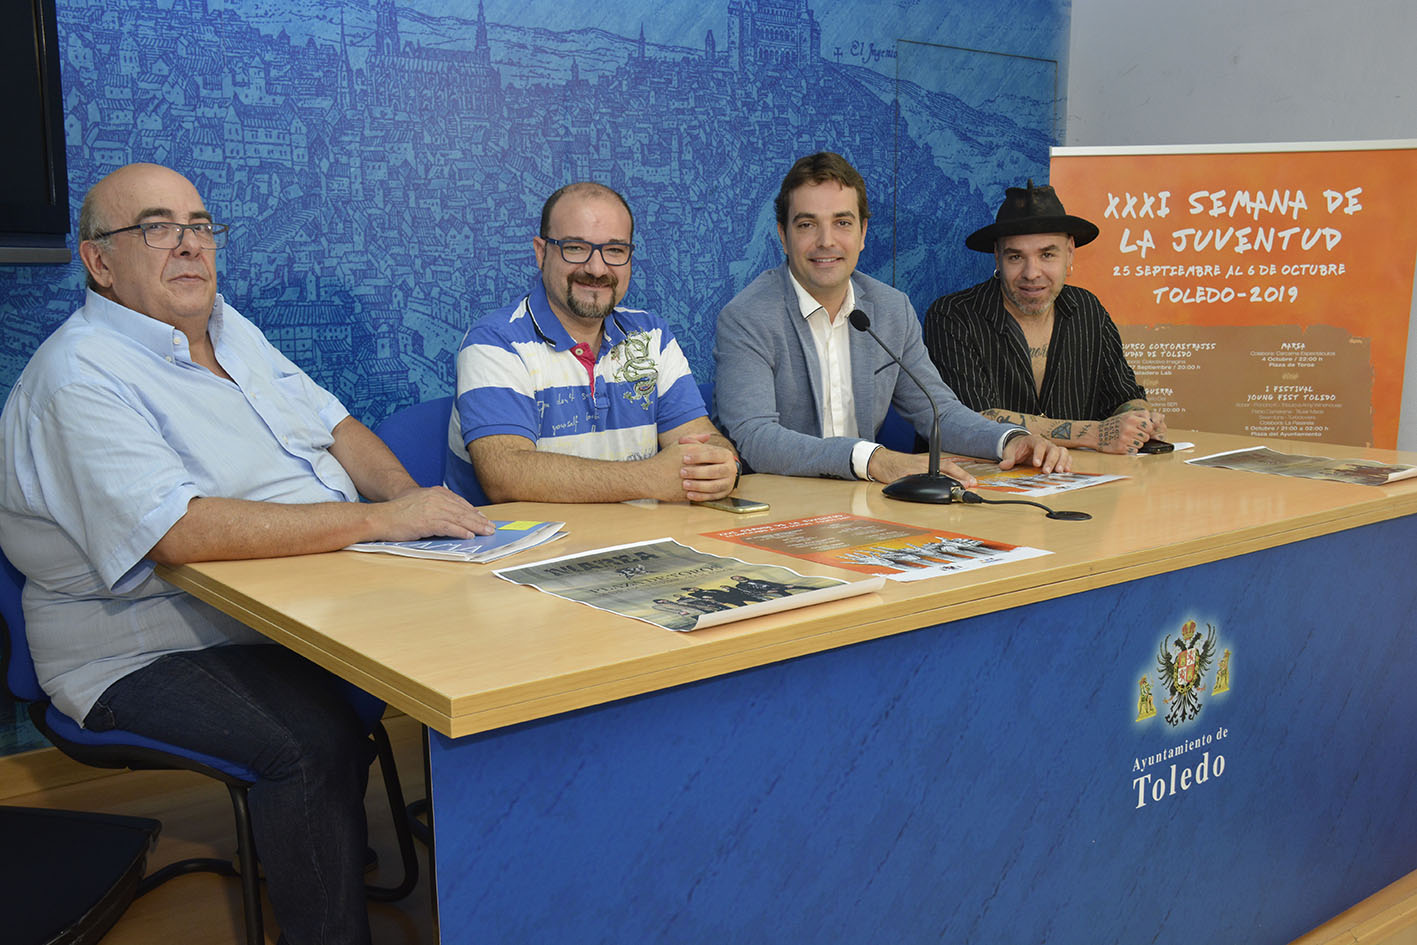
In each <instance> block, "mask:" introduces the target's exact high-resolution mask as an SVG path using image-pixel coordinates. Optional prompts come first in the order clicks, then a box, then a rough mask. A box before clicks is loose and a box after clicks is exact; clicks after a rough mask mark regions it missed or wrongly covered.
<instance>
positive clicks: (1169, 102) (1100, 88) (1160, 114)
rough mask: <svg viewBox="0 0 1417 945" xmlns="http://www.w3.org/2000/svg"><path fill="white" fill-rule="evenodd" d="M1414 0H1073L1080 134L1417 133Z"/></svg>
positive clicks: (1081, 141) (1070, 138)
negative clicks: (1342, 0)
mask: <svg viewBox="0 0 1417 945" xmlns="http://www.w3.org/2000/svg"><path fill="white" fill-rule="evenodd" d="M1414 37H1417V3H1414V2H1413V0H1351V2H1348V3H1335V2H1332V0H1298V2H1295V0H1186V2H1182V3H1163V2H1161V0H1073V17H1072V36H1071V38H1070V48H1069V49H1070V54H1069V74H1068V111H1067V143H1068V145H1070V146H1074V147H1084V146H1089V145H1131V144H1215V143H1222V142H1227V143H1228V142H1254V141H1346V140H1354V139H1390V138H1414V137H1417V58H1414V57H1413V56H1412V45H1413V39H1414Z"/></svg>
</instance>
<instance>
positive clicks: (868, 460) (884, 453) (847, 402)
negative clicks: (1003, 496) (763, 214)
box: [714, 152, 1071, 486]
mask: <svg viewBox="0 0 1417 945" xmlns="http://www.w3.org/2000/svg"><path fill="white" fill-rule="evenodd" d="M775 205H776V211H777V232H778V238H779V239H780V240H781V241H782V249H783V252H784V253H785V254H786V256H787V261H786V262H785V263H784V264H783V265H781V266H778V267H777V268H775V269H770V270H768V271H767V272H764V273H762V274H761V275H760V276H758V277H757V278H756V279H754V280H753V281H752V282H751V283H750V284H749V285H748V287H747V288H746V289H744V290H743V291H742V292H740V293H738V295H737V296H735V297H734V298H733V300H732V301H731V302H729V303H728V304H727V305H726V306H724V308H723V311H721V312H720V313H719V315H718V331H717V336H716V339H715V342H714V357H715V362H716V365H717V375H716V379H715V385H714V394H715V400H716V406H717V414H718V420H719V425H720V427H721V428H722V429H723V430H724V432H726V433H727V434H728V436H729V438H730V439H732V440H733V442H734V443H735V444H736V445H737V447H738V450H739V452H740V454H741V456H742V457H743V459H744V461H745V462H747V464H748V465H750V466H751V467H752V468H753V469H754V470H756V471H757V472H766V473H777V474H780V475H787V476H830V477H834V478H838V479H869V480H872V481H875V482H893V481H895V480H896V479H899V478H900V477H902V476H908V475H913V474H917V473H923V472H925V471H926V469H927V466H928V461H927V457H926V455H925V454H923V453H920V454H916V453H900V452H896V451H894V450H890V449H887V448H885V447H883V446H881V445H879V444H878V443H876V442H875V436H876V432H877V430H879V429H880V426H881V423H882V421H884V420H885V417H886V411H887V410H888V409H889V408H890V406H891V404H892V403H894V404H895V405H896V408H897V409H898V410H899V411H900V412H901V414H902V415H903V416H904V417H905V418H906V419H907V420H908V421H909V422H910V423H911V425H912V426H913V427H914V428H915V429H916V430H917V431H919V432H920V433H921V435H923V436H925V437H927V438H928V436H929V432H930V428H931V425H932V422H933V420H932V412H931V409H930V402H929V400H928V399H927V398H926V396H925V394H924V393H922V392H921V390H920V388H919V387H917V386H916V385H915V383H914V382H913V381H911V380H910V378H909V377H908V376H906V374H905V372H903V371H901V369H900V368H899V366H898V365H896V364H895V363H894V362H893V361H892V360H891V359H890V357H889V356H888V355H887V354H886V352H885V351H884V350H882V348H881V346H880V345H878V344H877V343H876V342H875V341H874V340H873V339H872V338H871V337H870V336H869V335H868V334H866V333H865V332H862V331H856V330H854V329H852V328H851V327H850V325H849V324H848V323H847V319H848V316H849V315H850V314H851V312H852V311H853V310H855V309H860V310H861V311H862V312H863V313H865V315H866V316H867V317H868V318H869V319H870V323H871V327H872V328H873V329H874V330H875V332H876V334H877V335H879V336H880V338H881V340H882V341H883V342H884V343H885V345H886V346H887V347H889V348H890V350H891V351H892V352H893V353H894V354H896V355H897V356H898V357H899V358H900V359H901V360H902V361H903V362H905V364H906V365H908V366H909V368H910V371H911V372H912V373H914V374H915V376H916V377H917V378H919V379H920V381H921V382H922V383H923V384H924V385H926V387H927V388H928V389H929V391H930V396H931V397H933V398H934V400H935V403H936V405H938V407H939V410H940V444H941V449H942V450H944V451H946V452H950V453H962V454H965V455H968V456H979V457H985V458H989V459H998V460H999V461H1000V462H999V466H1000V468H1001V469H1009V468H1011V467H1012V466H1014V465H1016V464H1032V465H1034V466H1038V467H1039V468H1041V469H1043V470H1044V471H1045V472H1053V471H1058V472H1066V471H1068V470H1069V469H1071V460H1070V459H1069V457H1068V453H1067V450H1066V449H1063V448H1062V447H1059V446H1056V445H1055V444H1053V443H1051V442H1049V441H1048V440H1046V439H1044V438H1042V437H1039V436H1035V435H1033V434H1031V433H1029V432H1028V431H1027V430H1026V429H1024V428H1023V427H1021V426H1017V425H1015V424H999V423H995V422H993V421H991V420H986V419H985V418H984V417H982V416H980V415H979V414H977V413H975V412H974V411H973V410H970V409H969V408H968V407H966V406H964V405H963V404H962V403H960V402H959V400H958V399H957V398H956V397H955V395H954V394H953V393H951V391H950V389H949V388H948V387H946V386H945V384H944V382H943V381H941V380H940V375H939V373H938V372H937V371H936V370H935V368H934V366H933V365H932V364H931V362H930V358H929V355H928V354H927V353H926V351H925V346H924V343H923V342H922V340H921V330H920V320H919V318H918V317H917V316H916V314H915V309H914V308H912V307H911V304H910V299H909V298H907V297H906V295H905V293H903V292H900V291H898V290H896V289H893V288H891V287H890V286H888V285H886V284H885V283H882V282H879V281H877V280H875V279H872V278H871V277H870V276H866V275H863V274H861V273H858V272H856V261H857V259H858V258H859V257H860V255H861V250H862V249H863V248H864V247H865V239H866V221H867V219H868V217H869V216H870V210H869V208H868V206H867V203H866V184H865V181H863V180H862V179H861V175H860V174H859V173H857V171H856V169H855V168H853V167H852V166H851V165H850V164H849V163H847V161H846V160H845V159H844V158H842V157H841V156H840V155H838V154H832V153H830V152H821V153H818V154H811V155H808V156H807V157H804V158H802V159H801V160H799V161H798V162H797V163H796V164H794V165H793V166H792V169H791V170H790V171H788V173H787V176H786V177H785V178H783V181H782V186H781V188H780V189H779V191H778V195H777V199H776V201H775ZM940 469H941V471H942V472H944V473H945V474H946V475H950V476H953V477H954V478H956V479H959V480H960V481H962V482H963V483H964V484H965V485H966V486H973V485H974V484H975V481H974V478H973V477H972V476H970V475H968V474H967V473H965V472H964V471H963V470H961V469H960V468H959V467H958V466H956V465H954V464H953V463H941V467H940Z"/></svg>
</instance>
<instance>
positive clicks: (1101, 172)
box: [1050, 141, 1417, 449]
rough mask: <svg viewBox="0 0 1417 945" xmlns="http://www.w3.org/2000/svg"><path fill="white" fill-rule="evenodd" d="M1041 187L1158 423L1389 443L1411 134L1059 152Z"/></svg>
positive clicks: (1414, 144)
mask: <svg viewBox="0 0 1417 945" xmlns="http://www.w3.org/2000/svg"><path fill="white" fill-rule="evenodd" d="M1050 182H1051V183H1052V184H1053V186H1054V187H1055V188H1056V189H1057V191H1058V196H1059V198H1060V199H1061V200H1062V201H1063V204H1064V206H1065V207H1066V208H1067V210H1068V212H1069V213H1071V214H1076V215H1078V216H1081V217H1084V218H1086V219H1088V220H1091V221H1092V222H1093V223H1096V224H1097V225H1098V227H1099V228H1100V229H1101V235H1100V236H1098V238H1097V239H1096V240H1095V241H1093V242H1092V243H1089V244H1088V245H1087V246H1084V247H1082V248H1081V249H1079V250H1078V251H1077V253H1076V255H1075V256H1074V269H1073V273H1072V275H1071V276H1069V278H1068V282H1069V283H1070V284H1073V285H1077V286H1081V287H1082V288H1085V289H1088V290H1090V291H1092V292H1094V293H1095V294H1096V295H1097V296H1098V298H1100V299H1101V301H1102V304H1103V305H1104V306H1105V307H1106V308H1107V311H1108V312H1109V313H1110V314H1111V315H1112V318H1113V320H1114V321H1115V322H1116V323H1117V325H1118V328H1119V330H1120V331H1121V334H1122V340H1123V343H1124V344H1125V347H1126V354H1127V360H1128V361H1129V362H1130V363H1131V365H1132V367H1133V369H1134V370H1135V371H1136V373H1137V380H1138V381H1139V382H1140V383H1141V384H1142V386H1144V387H1145V388H1146V389H1147V395H1148V399H1149V400H1150V401H1151V402H1152V404H1153V405H1154V406H1155V407H1156V408H1157V409H1158V410H1160V411H1161V412H1163V413H1164V414H1165V415H1166V421H1167V423H1168V425H1170V426H1171V427H1173V428H1176V429H1193V430H1209V431H1214V432H1219V433H1240V434H1248V435H1252V436H1267V437H1280V438H1287V439H1300V440H1315V441H1323V442H1328V443H1343V444H1348V445H1354V446H1377V447H1382V448H1385V449H1392V448H1395V447H1396V445H1397V431H1398V421H1399V417H1400V413H1401V403H1402V381H1403V367H1404V363H1405V360H1406V353H1407V348H1408V337H1407V335H1408V330H1407V329H1408V321H1409V318H1410V312H1411V306H1412V294H1413V291H1412V290H1413V262H1414V258H1417V212H1414V208H1417V141H1387V142H1357V143H1347V144H1304V145H1225V146H1209V147H1203V146H1197V147H1190V148H1183V147H1176V148H1172V147H1165V148H1144V149H1143V148H1055V149H1054V150H1053V157H1052V171H1051V181H1050Z"/></svg>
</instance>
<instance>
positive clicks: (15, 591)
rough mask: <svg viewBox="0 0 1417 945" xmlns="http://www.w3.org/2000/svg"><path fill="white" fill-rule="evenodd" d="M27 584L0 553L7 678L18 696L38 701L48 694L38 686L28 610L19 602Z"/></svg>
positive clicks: (0, 613)
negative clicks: (27, 624)
mask: <svg viewBox="0 0 1417 945" xmlns="http://www.w3.org/2000/svg"><path fill="white" fill-rule="evenodd" d="M24 587H25V576H24V575H23V574H22V573H20V570H19V569H18V568H16V567H15V566H14V565H13V564H11V563H10V559H9V558H7V557H5V555H4V554H3V553H0V617H3V618H4V620H5V635H6V638H7V640H6V642H7V643H8V644H9V654H8V659H7V660H6V661H5V682H6V685H8V686H9V687H10V693H11V695H13V696H14V697H15V698H16V699H23V700H25V701H26V702H38V701H40V700H42V699H46V698H48V697H47V696H45V694H44V690H43V689H41V688H40V687H39V677H38V676H36V675H35V672H34V660H33V659H32V658H31V657H30V644H29V640H28V639H27V638H26V637H25V612H24V610H23V608H21V606H20V593H21V592H22V591H23V590H24Z"/></svg>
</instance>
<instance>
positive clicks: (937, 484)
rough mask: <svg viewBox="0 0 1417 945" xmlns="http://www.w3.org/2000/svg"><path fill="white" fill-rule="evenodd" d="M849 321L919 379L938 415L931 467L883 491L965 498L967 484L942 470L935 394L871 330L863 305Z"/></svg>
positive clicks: (908, 498)
mask: <svg viewBox="0 0 1417 945" xmlns="http://www.w3.org/2000/svg"><path fill="white" fill-rule="evenodd" d="M847 321H849V322H851V327H852V328H855V329H856V330H857V331H864V332H865V333H866V334H868V335H870V336H871V337H872V338H874V339H876V344H878V345H880V346H881V350H882V351H884V352H885V353H886V357H888V358H890V359H891V360H892V361H894V362H895V363H896V364H898V365H899V366H900V369H901V370H902V371H904V372H905V376H906V377H908V378H910V379H911V380H912V381H914V382H915V386H916V387H918V388H920V392H921V393H922V394H924V395H925V399H926V400H927V401H929V402H930V412H931V413H932V414H933V415H934V421H933V422H932V423H931V424H930V471H929V472H923V473H916V474H915V475H913V476H903V477H901V478H900V479H897V480H896V481H895V482H893V483H891V484H890V485H888V486H886V487H885V488H884V489H882V490H881V494H882V495H886V496H889V497H890V498H892V499H900V500H902V501H905V502H930V503H934V504H936V505H944V504H945V503H948V502H953V501H954V500H955V499H961V500H962V499H963V498H964V486H962V485H961V484H960V482H959V480H958V479H953V478H951V477H949V476H945V475H941V473H940V408H939V406H938V405H937V404H936V403H935V398H933V397H931V396H930V391H929V390H928V389H926V387H925V385H924V384H922V383H920V378H918V377H916V376H915V375H914V374H912V373H911V371H910V368H908V367H906V366H905V363H904V362H902V361H901V360H900V358H898V357H896V355H895V352H893V351H892V350H891V349H890V348H887V347H886V343H885V342H884V341H882V340H881V336H880V335H878V334H876V333H875V332H874V331H872V330H871V318H870V316H868V315H867V314H866V313H865V312H863V311H861V310H860V309H859V308H858V309H856V310H854V311H853V312H852V313H851V314H850V315H848V316H847Z"/></svg>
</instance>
